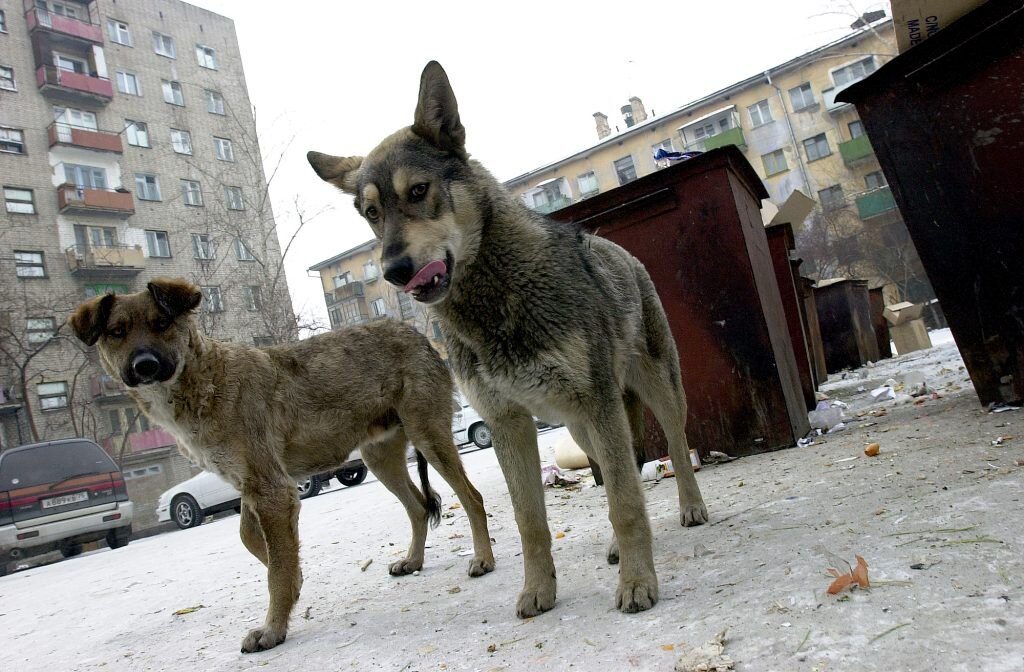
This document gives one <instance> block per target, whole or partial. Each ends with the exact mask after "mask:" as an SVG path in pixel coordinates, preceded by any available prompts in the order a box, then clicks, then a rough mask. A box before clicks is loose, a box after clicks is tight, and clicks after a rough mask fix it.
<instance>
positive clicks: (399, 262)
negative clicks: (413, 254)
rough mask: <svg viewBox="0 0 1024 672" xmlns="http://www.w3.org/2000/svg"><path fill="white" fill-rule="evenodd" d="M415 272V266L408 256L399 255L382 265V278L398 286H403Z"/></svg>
mask: <svg viewBox="0 0 1024 672" xmlns="http://www.w3.org/2000/svg"><path fill="white" fill-rule="evenodd" d="M415 274H416V268H415V267H414V266H413V265H412V258H410V257H399V258H398V259H396V260H394V261H392V262H389V263H387V264H386V265H385V266H384V279H385V280H387V281H388V282H390V283H391V284H392V285H397V286H399V287H405V286H406V285H407V284H408V283H409V281H410V280H412V276H414V275H415Z"/></svg>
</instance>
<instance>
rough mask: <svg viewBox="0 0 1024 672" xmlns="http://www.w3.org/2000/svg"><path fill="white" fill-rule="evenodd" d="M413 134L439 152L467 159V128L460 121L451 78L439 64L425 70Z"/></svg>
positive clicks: (428, 66) (428, 65) (421, 78)
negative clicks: (441, 150)
mask: <svg viewBox="0 0 1024 672" xmlns="http://www.w3.org/2000/svg"><path fill="white" fill-rule="evenodd" d="M412 132H413V133H415V134H416V135H418V136H420V137H421V138H423V139H424V140H427V141H428V142H431V143H433V144H434V145H435V146H437V147H438V148H440V149H443V150H445V151H448V152H453V153H455V154H458V155H459V156H461V157H462V158H463V159H465V158H466V129H465V128H464V127H463V126H462V121H461V120H460V119H459V104H458V102H456V100H455V93H454V92H453V91H452V85H451V84H450V83H449V82H448V75H447V74H445V71H444V68H442V67H441V64H440V63H438V62H437V61H431V62H430V63H427V67H425V68H423V75H422V76H421V77H420V98H419V101H418V102H417V103H416V115H415V117H414V118H413V123H412Z"/></svg>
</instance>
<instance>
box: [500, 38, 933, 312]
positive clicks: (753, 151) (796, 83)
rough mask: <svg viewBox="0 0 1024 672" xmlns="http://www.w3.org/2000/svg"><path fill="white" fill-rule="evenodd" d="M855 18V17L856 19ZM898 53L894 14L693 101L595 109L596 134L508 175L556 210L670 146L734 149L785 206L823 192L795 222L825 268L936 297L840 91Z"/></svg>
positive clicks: (801, 245) (620, 178) (516, 188)
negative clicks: (615, 116) (575, 148)
mask: <svg viewBox="0 0 1024 672" xmlns="http://www.w3.org/2000/svg"><path fill="white" fill-rule="evenodd" d="M855 25H857V24H855ZM895 54H896V47H895V36H894V34H893V29H892V23H891V21H888V20H881V21H876V22H874V23H872V24H868V25H863V22H861V25H860V27H859V28H858V29H856V30H855V32H853V33H851V34H850V35H847V36H846V37H844V38H842V39H839V40H837V41H834V42H832V43H830V44H827V45H824V46H822V47H820V48H818V49H815V50H813V51H811V52H808V53H805V54H803V55H801V56H798V57H796V58H794V59H792V60H790V61H787V62H785V63H782V64H780V65H777V66H774V67H771V68H769V69H767V70H766V71H764V72H762V73H758V74H757V75H754V76H752V77H749V78H747V79H745V80H743V81H740V82H736V83H734V84H731V85H730V86H728V87H726V88H723V89H721V90H719V91H716V92H714V93H711V94H709V95H707V96H704V97H703V98H701V99H699V100H696V101H693V102H691V103H689V104H687V105H684V106H682V107H681V108H679V109H677V110H675V111H672V112H671V113H669V114H666V115H663V116H660V117H652V116H648V114H647V111H646V109H645V108H644V106H643V103H642V102H641V100H640V99H639V98H636V97H634V98H631V99H630V100H629V104H628V105H625V106H623V107H622V109H621V114H622V120H621V122H619V121H616V122H615V125H616V127H617V129H618V128H621V131H619V132H617V133H616V132H613V130H612V128H611V126H612V125H611V123H609V118H608V116H607V115H605V114H603V113H600V112H598V113H596V114H595V115H594V117H595V121H596V127H597V135H598V143H597V144H595V145H593V146H591V147H588V148H586V149H584V150H581V151H579V152H577V153H575V154H573V155H571V156H568V157H566V158H564V159H561V160H559V161H556V162H554V163H551V164H549V165H546V166H542V167H540V168H537V169H535V170H531V171H530V172H528V173H525V174H523V175H520V176H518V177H515V178H513V179H511V180H508V181H507V182H506V183H505V186H506V187H508V188H509V189H510V190H511V191H512V192H513V193H515V194H517V195H519V196H520V198H522V200H523V202H524V203H525V204H526V205H527V206H528V207H530V208H532V209H534V210H537V211H539V212H543V213H548V212H552V211H554V210H558V209H560V208H563V207H565V206H567V205H570V204H572V203H575V202H577V201H579V200H581V199H585V198H588V197H590V196H593V195H595V194H597V193H600V192H602V191H607V190H608V189H614V188H615V187H617V186H619V185H622V184H625V183H627V182H630V181H632V180H635V179H637V178H639V177H642V176H644V175H647V174H649V173H652V172H654V171H656V170H659V169H660V168H663V167H665V166H666V165H668V161H667V160H664V159H663V160H660V161H659V160H656V159H655V158H654V157H655V154H656V153H657V151H658V150H659V149H664V150H665V151H667V152H687V151H694V150H696V151H707V150H711V149H714V148H717V147H723V146H726V145H735V146H737V147H738V148H739V149H740V150H741V151H742V152H743V154H744V155H745V156H746V158H747V160H748V161H749V162H750V164H751V165H752V166H753V167H754V169H755V170H756V171H757V172H758V174H759V175H760V176H761V178H762V179H763V180H764V184H765V186H766V188H767V190H768V193H769V194H770V197H771V201H772V202H773V203H775V204H776V205H778V204H781V203H782V202H784V201H785V200H786V198H788V197H789V196H790V194H792V192H793V191H794V190H797V189H799V190H800V191H802V192H803V193H804V194H806V195H808V196H810V197H812V198H814V199H815V200H817V201H818V206H817V207H816V209H815V211H814V212H813V213H812V214H811V216H810V217H809V218H808V220H807V221H806V222H804V223H803V226H799V225H798V226H797V239H798V241H797V242H798V251H799V252H800V253H801V254H802V255H803V257H804V259H805V261H808V262H810V263H809V266H810V269H809V270H811V271H816V272H817V273H818V274H819V275H821V276H822V277H832V276H834V275H857V276H860V277H867V278H869V279H870V280H871V282H872V283H873V284H874V285H876V286H884V285H888V286H889V287H890V289H891V291H892V294H891V295H892V296H896V295H903V296H909V297H910V298H912V299H917V300H920V299H923V298H931V296H930V293H931V289H930V287H929V286H928V284H927V280H926V279H924V274H923V270H921V269H920V266H919V262H917V257H916V253H914V252H913V246H912V244H911V243H910V240H909V237H908V236H907V234H906V229H905V227H904V226H903V222H902V219H901V218H900V215H899V211H898V210H897V209H896V204H895V201H894V200H893V197H892V194H891V193H890V191H889V187H888V185H887V183H886V179H885V175H884V174H883V173H882V171H881V167H880V166H879V164H878V161H877V159H876V158H875V155H874V151H873V149H872V147H871V141H870V140H869V138H868V137H867V136H866V134H865V132H864V126H863V124H862V123H861V121H860V119H859V118H858V116H857V112H856V109H855V108H854V107H853V106H852V105H848V104H843V103H837V102H836V100H835V98H836V95H837V94H838V93H839V92H840V91H841V90H842V89H844V88H845V87H847V86H849V85H850V84H853V83H854V82H856V81H859V80H861V79H863V78H865V77H867V76H868V75H869V74H871V73H872V72H874V71H875V70H876V69H878V68H879V67H881V66H882V65H883V64H884V63H885V62H887V61H888V60H890V59H891V58H892V56H894V55H895Z"/></svg>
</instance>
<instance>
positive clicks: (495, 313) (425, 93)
mask: <svg viewBox="0 0 1024 672" xmlns="http://www.w3.org/2000/svg"><path fill="white" fill-rule="evenodd" d="M464 141H465V129H464V128H463V126H462V123H461V121H460V119H459V113H458V108H457V104H456V101H455V96H454V94H453V93H452V90H451V87H450V85H449V82H448V78H447V75H446V74H445V72H444V70H442V69H441V66H440V65H438V64H437V63H434V62H431V63H429V64H428V65H427V67H426V68H425V69H424V71H423V76H422V79H421V83H420V95H419V102H418V104H417V107H416V114H415V116H414V122H413V125H412V126H411V127H409V128H405V129H402V130H400V131H398V132H396V133H395V134H393V135H392V136H390V137H388V138H386V139H385V140H384V141H383V142H381V143H380V145H378V146H377V147H376V148H375V149H374V150H373V151H372V152H371V153H370V154H368V155H367V156H366V157H365V158H362V157H346V158H342V157H334V156H329V155H326V154H321V153H318V152H310V153H309V155H308V158H309V161H310V164H311V165H312V166H313V168H314V170H316V172H317V174H318V175H320V177H321V178H322V179H324V180H327V181H328V182H331V183H332V184H334V185H335V186H337V187H338V188H340V189H342V190H343V191H345V192H347V193H351V194H353V195H354V196H355V206H356V208H357V209H358V210H359V212H360V213H361V214H363V216H364V217H365V218H366V219H367V221H368V222H369V223H370V226H371V228H373V230H374V233H375V234H376V235H377V237H378V238H380V239H381V241H382V245H381V248H382V251H383V255H382V263H383V267H384V271H385V278H387V279H388V280H389V281H391V282H392V283H394V284H396V285H398V286H399V287H404V288H406V289H409V290H410V291H412V292H413V296H414V298H417V299H418V300H421V301H423V302H425V303H429V304H431V306H432V309H433V310H434V312H435V313H436V315H437V316H438V317H439V318H440V321H441V325H442V328H443V330H444V333H445V336H446V338H447V345H448V352H449V355H450V364H451V366H452V369H453V371H454V372H455V375H456V377H457V379H458V380H459V383H460V386H461V387H462V389H463V391H464V392H465V393H466V395H467V396H468V397H469V399H470V401H471V402H472V404H473V405H474V406H475V407H476V408H477V410H478V411H479V412H480V414H481V415H482V416H483V418H484V419H485V420H486V421H487V423H488V424H489V425H490V426H491V429H492V430H493V435H494V446H495V452H496V454H497V456H498V461H499V463H500V465H501V468H502V471H503V472H504V475H505V479H506V480H507V482H508V486H509V493H510V495H511V497H512V504H513V507H514V509H515V514H516V522H517V523H518V525H519V532H520V536H521V538H522V543H523V561H524V565H525V571H526V580H525V585H524V587H523V590H522V592H521V593H520V595H519V598H518V601H517V605H516V611H517V613H518V614H519V616H521V617H528V616H533V615H535V614H538V613H540V612H542V611H546V610H548V609H551V608H552V606H554V603H555V567H554V562H553V559H552V556H551V533H550V531H549V529H548V525H547V519H546V516H545V511H544V490H543V487H542V485H541V482H540V478H539V472H540V461H539V458H538V451H537V434H536V430H535V428H534V424H533V421H532V419H531V415H537V416H539V417H541V418H546V419H559V420H562V421H563V422H565V423H566V425H567V426H568V428H569V431H570V432H571V434H572V436H573V438H574V439H575V440H576V442H577V443H578V444H579V445H580V447H581V448H583V450H584V451H585V452H586V453H587V454H588V455H589V456H590V457H591V458H592V459H594V460H595V461H596V462H597V463H598V464H599V465H600V467H601V470H602V472H603V474H604V479H605V486H606V489H607V493H608V504H609V517H610V519H611V523H612V528H613V530H614V533H615V538H616V539H617V542H618V544H616V543H615V541H614V540H613V544H612V548H611V549H610V550H609V560H610V561H612V562H614V561H616V560H619V561H620V562H621V566H620V572H619V585H618V588H617V591H616V605H617V606H618V608H619V609H621V610H622V611H625V612H635V611H642V610H645V609H649V608H650V607H652V606H653V605H654V604H655V603H656V602H657V600H658V581H657V577H656V575H655V571H654V560H653V552H652V548H651V530H650V524H649V522H648V519H647V515H646V511H645V509H644V498H643V491H642V489H641V486H640V478H639V475H638V472H637V469H636V465H635V464H634V455H633V450H632V448H631V446H632V441H631V425H632V426H633V427H634V430H633V431H634V432H635V431H636V429H635V428H636V427H638V425H639V423H638V419H639V418H642V405H646V406H648V407H650V409H651V410H652V412H653V413H654V415H655V417H657V419H658V422H659V424H660V425H661V426H662V429H663V430H664V432H665V435H666V436H667V438H668V444H669V452H670V454H671V457H672V460H673V463H674V465H675V469H676V475H677V478H676V483H677V485H678V488H679V501H680V509H681V511H680V521H681V523H682V524H683V525H686V526H689V525H699V524H701V523H704V522H706V521H707V509H706V508H705V506H704V502H703V500H702V498H701V495H700V490H699V489H698V487H697V481H696V479H695V478H694V475H693V471H692V469H691V467H690V456H689V449H688V447H687V443H686V435H685V431H684V430H685V425H686V400H685V396H684V394H683V387H682V383H681V380H680V374H679V358H678V354H677V352H676V347H675V343H674V341H673V339H672V335H671V333H670V332H669V327H668V321H667V319H666V317H665V313H664V310H663V309H662V307H661V303H660V301H659V299H658V295H657V293H656V292H655V289H654V285H653V284H652V283H651V279H650V277H649V276H648V274H647V272H646V270H645V269H644V267H643V266H642V265H641V264H640V262H639V261H637V260H636V259H635V258H634V257H632V256H631V255H630V254H629V253H627V252H626V251H625V250H623V249H622V248H620V247H618V246H617V245H615V244H613V243H611V242H609V241H607V240H605V239H602V238H598V237H594V236H590V235H583V234H581V233H580V232H579V231H577V230H576V229H574V228H572V227H568V226H565V225H562V224H559V223H556V222H553V221H551V220H549V219H547V218H545V217H542V216H540V215H538V214H536V213H533V212H531V211H529V210H528V209H527V208H526V207H525V206H524V205H523V204H522V203H521V202H519V201H518V200H517V199H516V198H514V197H513V196H512V195H511V194H509V193H508V192H507V191H506V190H505V189H504V188H503V187H502V186H501V185H500V184H499V183H498V182H497V181H496V180H495V179H494V178H493V177H492V176H491V175H490V173H488V172H487V170H486V169H485V168H484V167H483V166H481V165H480V164H479V163H478V162H476V161H474V160H470V159H469V158H468V155H467V153H466V150H465V145H464ZM438 262H444V266H441V267H440V268H445V269H446V270H445V271H444V272H441V271H438V272H437V274H436V276H434V277H433V278H432V279H427V280H424V279H423V278H421V277H420V274H415V275H414V274H413V272H412V271H414V270H415V269H421V272H424V271H425V269H428V268H429V269H434V268H438ZM430 273H433V271H432V270H431V271H430Z"/></svg>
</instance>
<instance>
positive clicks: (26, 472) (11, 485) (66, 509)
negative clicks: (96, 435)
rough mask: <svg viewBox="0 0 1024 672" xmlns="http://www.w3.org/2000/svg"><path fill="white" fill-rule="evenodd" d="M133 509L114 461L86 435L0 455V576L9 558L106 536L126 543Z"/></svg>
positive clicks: (68, 552)
mask: <svg viewBox="0 0 1024 672" xmlns="http://www.w3.org/2000/svg"><path fill="white" fill-rule="evenodd" d="M133 512H134V507H133V505H132V502H131V500H129V498H128V490H127V489H126V488H125V484H124V477H123V476H122V475H121V470H120V469H118V467H117V465H116V464H115V463H114V460H113V459H111V457H110V456H109V455H108V454H107V453H106V452H105V451H104V450H103V449H102V448H100V447H99V446H98V445H96V444H95V443H93V442H92V441H89V440H88V439H62V440H60V441H44V442H42V443H34V444H31V445H27V446H21V447H19V448H11V449H10V450H6V451H4V452H3V453H2V454H0V576H2V575H4V574H6V573H7V565H8V563H9V562H11V561H16V560H20V559H22V558H28V557H31V556H34V555H41V554H43V553H48V552H50V551H55V550H59V551H60V552H61V554H62V555H63V556H64V557H65V558H70V557H71V556H74V555H78V554H79V553H81V552H82V545H83V544H87V543H89V542H92V541H99V540H101V539H105V540H106V542H107V545H108V546H109V547H110V548H121V547H122V546H125V545H127V544H128V542H129V540H130V539H131V534H132V514H133Z"/></svg>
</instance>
